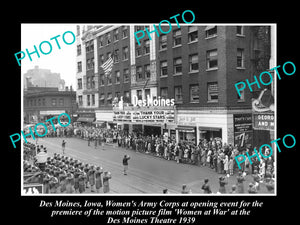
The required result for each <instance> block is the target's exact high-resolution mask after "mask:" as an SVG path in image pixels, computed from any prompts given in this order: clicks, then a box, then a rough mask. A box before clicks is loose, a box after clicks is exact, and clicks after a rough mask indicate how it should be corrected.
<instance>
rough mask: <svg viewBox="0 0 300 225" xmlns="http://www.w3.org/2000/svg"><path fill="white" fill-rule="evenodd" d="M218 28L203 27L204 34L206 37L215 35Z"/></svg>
mask: <svg viewBox="0 0 300 225" xmlns="http://www.w3.org/2000/svg"><path fill="white" fill-rule="evenodd" d="M217 31H218V28H217V26H207V27H206V28H205V36H206V38H212V37H216V36H217Z"/></svg>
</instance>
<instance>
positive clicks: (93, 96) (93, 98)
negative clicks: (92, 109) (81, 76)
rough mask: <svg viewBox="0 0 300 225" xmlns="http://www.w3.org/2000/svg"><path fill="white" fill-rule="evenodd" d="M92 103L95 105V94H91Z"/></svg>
mask: <svg viewBox="0 0 300 225" xmlns="http://www.w3.org/2000/svg"><path fill="white" fill-rule="evenodd" d="M92 105H95V95H92Z"/></svg>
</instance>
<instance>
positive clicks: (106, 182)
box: [103, 171, 111, 193]
mask: <svg viewBox="0 0 300 225" xmlns="http://www.w3.org/2000/svg"><path fill="white" fill-rule="evenodd" d="M109 179H111V173H110V172H108V171H105V172H104V176H103V193H108V192H109V191H110V189H109Z"/></svg>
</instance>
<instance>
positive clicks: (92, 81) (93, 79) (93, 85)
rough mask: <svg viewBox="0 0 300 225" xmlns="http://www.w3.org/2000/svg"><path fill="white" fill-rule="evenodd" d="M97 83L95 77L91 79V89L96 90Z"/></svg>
mask: <svg viewBox="0 0 300 225" xmlns="http://www.w3.org/2000/svg"><path fill="white" fill-rule="evenodd" d="M95 85H96V82H95V76H92V77H91V88H95Z"/></svg>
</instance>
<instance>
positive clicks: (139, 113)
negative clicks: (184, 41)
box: [113, 108, 175, 124]
mask: <svg viewBox="0 0 300 225" xmlns="http://www.w3.org/2000/svg"><path fill="white" fill-rule="evenodd" d="M113 121H114V122H122V123H143V124H153V123H154V124H164V123H167V124H169V123H175V110H174V109H151V108H149V109H148V108H147V109H137V110H124V111H121V110H114V115H113Z"/></svg>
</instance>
